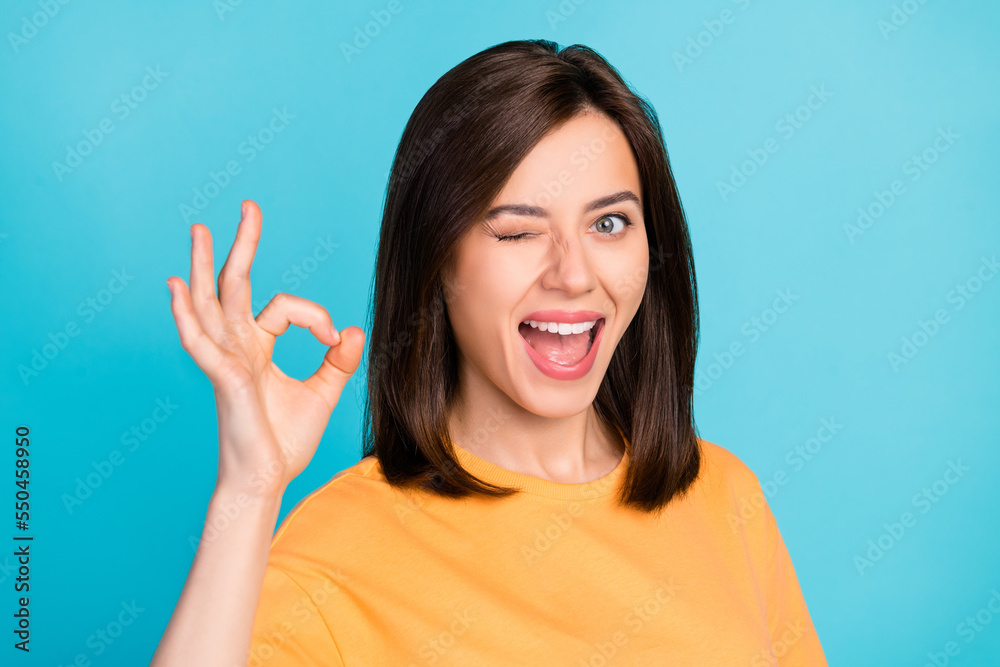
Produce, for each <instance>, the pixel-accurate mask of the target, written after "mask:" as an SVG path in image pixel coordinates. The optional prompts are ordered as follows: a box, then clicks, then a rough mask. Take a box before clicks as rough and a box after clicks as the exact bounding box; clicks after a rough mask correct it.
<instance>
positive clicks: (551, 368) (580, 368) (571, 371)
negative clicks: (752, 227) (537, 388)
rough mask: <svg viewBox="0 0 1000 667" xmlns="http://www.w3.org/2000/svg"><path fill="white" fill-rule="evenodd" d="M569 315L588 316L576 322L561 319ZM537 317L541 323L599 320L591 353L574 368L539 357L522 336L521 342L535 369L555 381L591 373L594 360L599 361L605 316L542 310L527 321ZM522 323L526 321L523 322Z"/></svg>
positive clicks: (587, 312) (586, 312)
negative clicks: (598, 350)
mask: <svg viewBox="0 0 1000 667" xmlns="http://www.w3.org/2000/svg"><path fill="white" fill-rule="evenodd" d="M554 313H562V314H563V315H559V316H558V317H555V316H553V314H554ZM566 313H569V314H570V315H572V316H574V317H575V316H578V315H580V314H581V313H582V314H583V315H586V316H587V317H584V318H582V319H575V320H565V319H561V318H562V317H564V316H565V314H566ZM535 315H539V316H540V318H539V321H542V322H554V321H555V322H589V321H590V320H592V319H596V320H599V321H598V322H597V324H595V325H594V326H595V327H596V328H597V332H596V333H595V334H594V342H593V344H592V345H591V346H590V351H589V352H587V356H585V357H584V358H583V359H581V360H580V361H578V362H577V363H576V364H574V365H572V366H563V365H562V364H557V363H555V362H554V361H549V360H548V359H545V358H543V357H541V356H539V355H538V353H537V352H535V349H534V348H533V347H531V346H530V345H528V341H526V340H525V339H524V336H521V337H520V338H521V342H522V343H524V349H525V351H526V352H527V353H528V356H529V357H530V358H531V360H532V361H533V362H534V363H535V367H536V368H538V370H540V371H541V372H542V373H544V374H545V375H547V376H549V377H550V378H553V379H554V380H579V379H580V378H582V377H583V376H584V375H586V374H587V373H589V372H590V369H591V368H593V367H594V360H595V359H597V348H599V347H600V346H601V334H603V333H604V316H603V315H601V314H600V313H595V312H593V311H579V310H578V311H575V312H570V311H565V310H540V311H538V312H537V313H532V314H531V316H530V317H527V318H525V319H530V320H533V319H535ZM547 317H552V318H553V319H551V320H547V319H545V318H547ZM521 321H522V322H523V321H524V320H521Z"/></svg>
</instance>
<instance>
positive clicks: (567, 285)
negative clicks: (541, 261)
mask: <svg viewBox="0 0 1000 667" xmlns="http://www.w3.org/2000/svg"><path fill="white" fill-rule="evenodd" d="M546 261H547V262H548V265H547V267H546V268H545V271H544V272H543V273H542V287H544V288H545V289H556V290H561V291H563V292H566V293H567V294H568V295H570V296H575V295H578V294H586V293H587V292H589V291H590V290H592V289H594V287H596V285H597V276H595V275H594V271H593V269H592V267H591V258H590V257H588V255H587V250H586V248H585V247H584V244H583V239H581V238H579V237H575V236H569V237H567V236H560V237H557V238H556V239H555V240H554V241H553V243H551V244H550V246H549V252H548V253H547V256H546Z"/></svg>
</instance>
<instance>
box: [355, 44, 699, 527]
mask: <svg viewBox="0 0 1000 667" xmlns="http://www.w3.org/2000/svg"><path fill="white" fill-rule="evenodd" d="M591 110H596V111H598V112H600V113H603V114H605V115H606V116H607V117H609V118H610V119H612V120H613V121H614V122H616V123H617V124H618V126H619V127H620V128H621V130H622V132H623V133H624V135H625V137H626V138H627V139H628V141H629V143H630V144H631V146H632V150H633V153H634V155H635V158H636V163H637V165H638V171H639V179H640V182H641V184H642V195H641V198H642V201H643V207H644V210H643V218H644V221H645V226H646V236H647V239H648V243H649V249H650V263H649V272H648V274H647V280H646V289H645V292H644V294H643V297H642V302H641V304H640V306H639V309H638V311H637V312H636V315H635V317H634V319H633V320H632V322H631V323H630V325H629V327H628V329H627V330H626V331H625V333H624V335H623V337H622V339H621V341H620V342H619V344H618V347H617V348H616V349H615V352H614V355H613V356H612V359H611V362H610V365H609V367H608V370H607V373H606V374H605V377H604V379H603V381H602V383H601V386H600V388H599V390H598V392H597V396H596V398H595V400H594V407H595V410H596V412H597V414H598V416H599V417H600V418H601V419H602V420H603V421H604V422H605V423H606V424H609V425H612V426H614V427H616V428H617V430H619V431H620V432H621V434H622V435H623V436H624V437H625V442H624V443H623V444H624V445H625V446H626V447H627V451H628V453H629V457H630V460H629V466H628V470H627V471H626V473H625V477H624V480H623V484H622V488H621V490H620V493H619V496H618V498H619V501H620V502H621V503H622V504H623V505H629V506H632V507H634V508H636V509H639V510H643V511H647V512H652V511H658V510H662V509H663V508H664V507H665V506H666V505H667V503H668V502H669V501H670V500H671V499H672V498H674V497H675V496H678V495H680V494H683V492H684V491H685V490H686V489H687V488H688V487H689V486H690V485H691V483H692V482H693V481H694V480H695V478H696V477H697V476H698V470H699V466H700V462H701V455H700V450H699V445H698V438H697V431H696V427H695V424H694V419H693V414H692V397H691V392H692V384H693V376H694V363H695V355H696V351H697V343H698V300H697V287H696V283H695V273H694V261H693V255H692V251H691V241H690V237H689V235H688V229H687V223H686V222H685V219H684V212H683V209H682V208H681V203H680V199H679V197H678V195H677V189H676V186H675V184H674V178H673V175H672V173H671V171H670V164H669V161H668V159H667V152H666V148H665V146H664V143H663V137H662V134H661V131H660V125H659V120H658V119H657V116H656V112H655V111H654V110H653V108H652V106H651V105H650V104H649V103H648V102H647V101H646V100H644V99H643V98H641V97H640V96H638V95H637V94H636V93H634V92H633V91H632V90H631V89H630V88H629V86H628V85H627V84H626V83H625V82H624V81H623V79H622V77H621V76H620V75H619V74H618V72H617V70H615V69H614V67H612V66H611V65H610V64H609V63H608V62H607V61H606V60H604V58H603V57H601V56H600V55H599V54H598V53H597V52H595V51H593V50H592V49H590V48H588V47H586V46H582V45H572V46H568V47H565V48H563V49H562V50H560V49H559V47H558V45H557V44H555V43H554V42H551V41H548V40H523V41H510V42H504V43H502V44H497V45H496V46H493V47H490V48H488V49H486V50H484V51H482V52H480V53H477V54H476V55H474V56H472V57H470V58H468V59H466V60H465V61H463V62H461V63H459V64H458V65H457V66H455V67H454V68H452V69H451V70H449V71H448V72H447V73H445V74H444V76H442V77H441V78H440V79H438V80H437V81H436V82H435V83H434V84H433V85H432V86H431V87H430V89H429V90H428V91H427V92H426V93H425V94H424V96H423V97H422V98H421V99H420V102H419V103H418V104H417V106H416V108H415V109H414V110H413V114H412V115H411V116H410V119H409V121H408V122H407V124H406V127H405V129H404V130H403V134H402V137H401V138H400V141H399V146H398V148H397V150H396V155H395V159H394V161H393V166H392V170H391V172H390V174H389V182H388V189H387V193H386V199H385V207H384V210H383V214H382V229H381V236H380V239H379V246H378V257H377V259H376V264H375V276H374V283H373V288H372V313H371V328H370V331H371V334H370V345H369V354H368V366H367V382H368V403H367V405H366V406H365V415H364V419H365V442H364V449H363V455H364V456H371V455H374V456H376V457H377V458H378V459H379V461H380V463H381V466H382V470H383V471H384V474H385V477H386V479H387V480H388V482H389V483H391V484H393V485H397V486H400V487H404V486H413V485H416V486H419V487H421V488H424V489H427V490H432V491H434V492H436V493H438V494H441V495H444V496H449V497H455V498H461V497H465V496H468V495H470V494H473V493H479V494H485V495H488V496H507V495H510V494H511V493H516V492H517V490H516V489H512V488H509V487H502V486H497V485H493V484H489V483H486V482H484V481H482V480H480V479H478V478H476V477H474V476H473V475H471V474H469V473H468V472H467V471H466V470H464V469H463V468H462V467H461V466H460V465H459V464H458V462H457V460H456V458H455V456H454V453H453V450H452V443H451V439H450V437H449V433H448V428H447V406H448V405H449V402H450V400H451V399H452V396H453V392H454V390H455V386H456V380H457V377H458V374H457V368H456V366H457V356H456V345H455V340H454V337H453V336H452V332H451V325H450V324H449V322H448V318H447V310H446V304H447V302H448V300H449V294H450V290H451V289H452V287H451V286H449V285H446V284H444V281H443V278H442V275H443V273H442V271H443V269H445V267H446V266H448V264H449V261H450V259H451V256H452V252H453V249H454V247H455V245H456V243H457V242H458V241H459V239H460V238H461V237H462V236H463V234H464V233H465V232H466V231H467V230H468V229H469V228H470V227H471V226H472V225H474V224H476V223H477V222H478V221H479V220H480V219H481V216H482V215H483V214H484V213H485V212H486V210H487V208H488V207H489V206H490V204H491V203H492V202H493V200H494V199H495V197H496V196H497V195H498V194H499V193H500V192H501V190H502V189H503V187H504V185H505V184H506V182H507V180H508V178H509V177H510V175H511V173H513V171H514V169H515V168H516V167H517V165H518V164H519V163H520V162H521V160H522V159H523V158H524V157H525V156H526V155H527V154H528V153H529V152H530V151H531V149H532V148H533V147H534V145H535V144H536V143H537V142H538V141H539V140H540V139H541V138H542V137H543V136H544V135H545V134H547V133H548V132H550V131H551V130H553V129H554V128H556V127H557V126H559V125H560V124H562V123H564V122H566V121H567V120H569V119H571V118H573V117H574V116H576V115H577V114H579V113H581V112H585V111H591ZM614 430H615V429H612V432H614Z"/></svg>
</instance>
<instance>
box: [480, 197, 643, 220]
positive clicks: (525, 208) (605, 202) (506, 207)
mask: <svg viewBox="0 0 1000 667" xmlns="http://www.w3.org/2000/svg"><path fill="white" fill-rule="evenodd" d="M623 201H630V202H634V203H635V205H636V206H638V207H639V208H642V202H640V201H639V197H637V196H636V194H635V193H634V192H632V191H631V190H622V191H620V192H616V193H614V194H610V195H607V196H605V197H600V198H598V199H595V200H594V201H592V202H590V203H589V204H587V205H586V206H584V207H583V211H584V212H585V213H586V212H588V211H593V210H595V209H599V208H604V207H605V206H611V205H612V204H617V203H619V202H623ZM501 213H511V214H513V215H524V216H531V217H536V218H545V217H548V215H549V212H548V211H546V210H545V209H544V208H542V207H541V206H532V205H531V204H503V205H502V206H494V207H493V208H491V209H490V210H488V211H486V215H484V216H483V219H482V221H483V222H488V221H490V220H492V219H493V218H495V217H497V216H498V215H500V214H501Z"/></svg>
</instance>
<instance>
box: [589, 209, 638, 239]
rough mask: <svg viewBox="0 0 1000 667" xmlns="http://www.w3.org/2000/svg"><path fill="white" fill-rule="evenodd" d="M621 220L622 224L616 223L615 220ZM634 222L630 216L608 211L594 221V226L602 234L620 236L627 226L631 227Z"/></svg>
mask: <svg viewBox="0 0 1000 667" xmlns="http://www.w3.org/2000/svg"><path fill="white" fill-rule="evenodd" d="M616 220H617V221H619V222H620V224H615V221H616ZM631 226H632V223H631V222H630V221H629V219H628V217H627V216H625V215H624V214H622V213H607V214H605V215H602V216H601V217H600V218H598V219H597V221H596V222H595V223H594V227H595V228H596V229H597V231H598V232H600V234H601V235H602V236H611V237H615V236H620V235H621V234H623V233H624V232H625V229H626V228H627V227H631Z"/></svg>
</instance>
